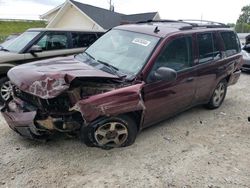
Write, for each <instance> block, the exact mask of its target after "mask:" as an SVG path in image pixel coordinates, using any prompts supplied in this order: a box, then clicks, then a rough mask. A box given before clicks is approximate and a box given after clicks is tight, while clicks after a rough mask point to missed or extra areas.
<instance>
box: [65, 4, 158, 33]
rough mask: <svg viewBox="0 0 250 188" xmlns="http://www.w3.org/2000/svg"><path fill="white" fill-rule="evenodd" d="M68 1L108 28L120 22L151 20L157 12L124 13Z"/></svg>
mask: <svg viewBox="0 0 250 188" xmlns="http://www.w3.org/2000/svg"><path fill="white" fill-rule="evenodd" d="M70 1H71V2H72V3H73V4H74V5H75V6H76V7H77V8H79V9H80V10H81V11H82V12H84V13H85V14H87V15H88V16H89V17H90V18H91V19H93V20H94V21H95V22H96V23H97V24H99V25H100V26H101V27H102V28H104V29H110V28H112V27H115V26H117V25H120V24H121V23H122V22H137V21H143V20H152V19H153V18H154V17H155V16H156V14H157V12H150V13H142V14H132V15H125V14H121V13H117V12H112V11H110V10H107V9H103V8H99V7H95V6H92V5H87V4H83V3H80V2H77V1H74V0H70Z"/></svg>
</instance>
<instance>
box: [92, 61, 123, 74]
mask: <svg viewBox="0 0 250 188" xmlns="http://www.w3.org/2000/svg"><path fill="white" fill-rule="evenodd" d="M96 61H97V62H99V63H101V64H103V65H105V66H106V67H108V68H109V70H111V71H112V73H113V74H115V75H116V76H118V77H119V78H126V77H127V75H120V74H119V73H118V71H119V69H118V68H117V67H115V66H113V65H110V64H108V63H106V62H104V61H100V60H96Z"/></svg>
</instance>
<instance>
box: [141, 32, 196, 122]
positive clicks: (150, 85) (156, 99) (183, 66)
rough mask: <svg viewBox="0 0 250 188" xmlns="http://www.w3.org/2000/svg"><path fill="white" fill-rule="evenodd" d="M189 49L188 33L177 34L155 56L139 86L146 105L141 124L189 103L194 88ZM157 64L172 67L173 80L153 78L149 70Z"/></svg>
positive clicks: (164, 117) (180, 109) (178, 110)
mask: <svg viewBox="0 0 250 188" xmlns="http://www.w3.org/2000/svg"><path fill="white" fill-rule="evenodd" d="M192 49H193V48H192V37H191V36H185V37H179V38H176V39H173V40H172V41H170V42H168V43H167V45H166V47H165V49H164V50H163V51H162V52H161V54H160V55H159V57H158V58H157V60H156V62H155V64H154V66H153V68H152V70H151V72H150V74H149V75H148V79H147V83H146V84H145V86H144V88H143V93H144V95H143V96H144V101H145V106H146V112H145V117H144V127H147V126H149V125H152V124H154V123H156V122H159V121H161V120H163V119H166V118H168V117H170V116H172V115H174V114H176V113H178V112H180V111H183V110H185V109H186V108H188V107H189V106H190V105H192V102H193V99H194V95H195V90H196V82H195V77H196V71H195V70H193V68H192V65H193V50H192ZM159 67H168V68H172V69H174V70H175V71H176V72H177V79H176V80H175V81H173V82H166V81H163V80H154V76H153V73H154V71H155V70H157V69H158V68H159Z"/></svg>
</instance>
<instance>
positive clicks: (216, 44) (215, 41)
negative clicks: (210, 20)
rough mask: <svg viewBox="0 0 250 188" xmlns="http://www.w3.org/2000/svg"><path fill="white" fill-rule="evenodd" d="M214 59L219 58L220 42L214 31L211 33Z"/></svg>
mask: <svg viewBox="0 0 250 188" xmlns="http://www.w3.org/2000/svg"><path fill="white" fill-rule="evenodd" d="M213 47H214V60H218V59H221V50H220V43H219V40H218V38H217V37H216V35H215V33H213Z"/></svg>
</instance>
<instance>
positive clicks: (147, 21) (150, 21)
mask: <svg viewBox="0 0 250 188" xmlns="http://www.w3.org/2000/svg"><path fill="white" fill-rule="evenodd" d="M152 22H162V23H163V22H170V23H171V22H178V23H179V22H180V21H178V20H146V21H139V22H136V23H137V24H140V23H152Z"/></svg>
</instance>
